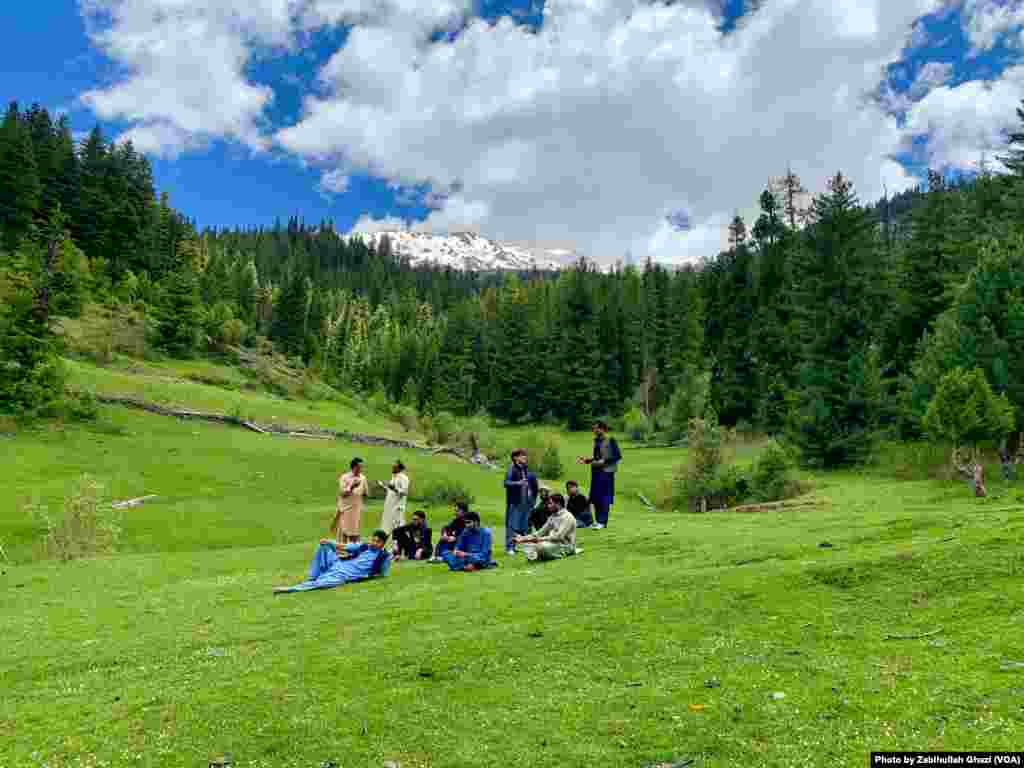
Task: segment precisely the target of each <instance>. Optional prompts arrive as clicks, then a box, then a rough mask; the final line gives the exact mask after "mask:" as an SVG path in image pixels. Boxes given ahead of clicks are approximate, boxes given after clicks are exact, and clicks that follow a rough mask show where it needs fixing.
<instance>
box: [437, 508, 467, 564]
mask: <svg viewBox="0 0 1024 768" xmlns="http://www.w3.org/2000/svg"><path fill="white" fill-rule="evenodd" d="M467 514H469V505H467V504H466V502H464V501H456V502H455V517H453V518H452V521H451V522H450V523H448V525H446V526H445V527H444V528H442V529H441V536H440V537H439V539H438V542H437V548H436V549H435V550H434V556H433V557H432V558H430V562H432V563H441V562H444V556H445V555H446V554H447V553H449V552H451V551H452V549H453V548H454V547H455V542H456V541H458V538H459V535H460V534H461V533H462V531H463V530H465V528H466V515H467Z"/></svg>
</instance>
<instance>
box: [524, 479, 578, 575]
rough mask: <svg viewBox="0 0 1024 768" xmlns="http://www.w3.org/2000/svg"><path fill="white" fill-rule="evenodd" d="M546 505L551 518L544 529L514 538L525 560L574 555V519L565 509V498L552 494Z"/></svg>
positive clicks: (553, 558)
mask: <svg viewBox="0 0 1024 768" xmlns="http://www.w3.org/2000/svg"><path fill="white" fill-rule="evenodd" d="M548 503H549V504H550V505H551V517H549V518H548V521H547V522H546V523H544V527H543V528H541V529H540V530H539V531H537V532H536V533H535V534H532V535H530V536H518V537H516V543H517V544H522V545H523V552H524V553H526V559H527V560H555V559H556V558H559V557H566V556H568V555H574V554H576V518H575V517H573V514H572V512H570V511H569V510H567V509H566V508H565V497H564V496H562V494H560V493H554V494H552V495H551V496H550V497H549V498H548Z"/></svg>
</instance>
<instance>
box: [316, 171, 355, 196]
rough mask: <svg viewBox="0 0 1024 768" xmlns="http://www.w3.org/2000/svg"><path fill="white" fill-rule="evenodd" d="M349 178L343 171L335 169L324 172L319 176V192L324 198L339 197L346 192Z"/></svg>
mask: <svg viewBox="0 0 1024 768" xmlns="http://www.w3.org/2000/svg"><path fill="white" fill-rule="evenodd" d="M348 184H349V177H348V174H346V173H345V172H344V171H343V170H341V169H340V168H336V169H334V170H332V171H324V172H323V173H322V174H321V175H320V184H319V188H320V192H321V193H322V194H323V195H324V196H325V197H328V198H329V197H333V196H334V195H340V194H342V193H343V192H345V191H347V190H348Z"/></svg>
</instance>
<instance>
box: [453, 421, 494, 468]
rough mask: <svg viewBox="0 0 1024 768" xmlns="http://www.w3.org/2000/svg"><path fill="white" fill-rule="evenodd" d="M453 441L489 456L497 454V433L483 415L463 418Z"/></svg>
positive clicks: (492, 456) (469, 449) (467, 448)
mask: <svg viewBox="0 0 1024 768" xmlns="http://www.w3.org/2000/svg"><path fill="white" fill-rule="evenodd" d="M455 443H456V444H457V445H458V446H459V447H460V448H464V449H466V450H468V451H474V452H475V451H479V452H480V453H482V454H483V455H484V456H488V457H490V458H494V457H497V456H498V455H499V448H498V433H497V431H496V430H495V429H494V428H493V427H492V426H491V424H490V422H489V421H488V420H487V418H486V417H485V416H473V417H471V418H468V419H463V420H462V422H461V423H460V424H459V426H458V431H457V433H456V435H455Z"/></svg>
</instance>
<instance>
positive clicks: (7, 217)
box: [0, 103, 40, 251]
mask: <svg viewBox="0 0 1024 768" xmlns="http://www.w3.org/2000/svg"><path fill="white" fill-rule="evenodd" d="M39 197H40V186H39V177H38V173H37V170H36V161H35V152H34V150H33V147H32V136H31V133H30V131H29V128H28V125H27V123H26V122H25V121H24V120H23V119H22V116H21V113H20V112H19V110H18V105H17V103H12V104H11V105H10V107H9V108H8V110H7V114H6V115H5V116H4V121H3V124H2V125H0V234H2V235H3V244H4V245H5V246H6V247H7V249H8V250H9V251H14V249H15V248H16V247H17V246H18V243H19V242H21V239H22V238H23V237H25V236H26V235H28V234H29V232H30V230H31V228H32V220H33V217H34V215H35V212H36V209H37V207H38V206H39Z"/></svg>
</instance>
